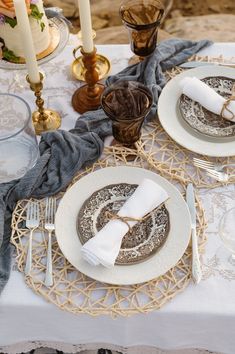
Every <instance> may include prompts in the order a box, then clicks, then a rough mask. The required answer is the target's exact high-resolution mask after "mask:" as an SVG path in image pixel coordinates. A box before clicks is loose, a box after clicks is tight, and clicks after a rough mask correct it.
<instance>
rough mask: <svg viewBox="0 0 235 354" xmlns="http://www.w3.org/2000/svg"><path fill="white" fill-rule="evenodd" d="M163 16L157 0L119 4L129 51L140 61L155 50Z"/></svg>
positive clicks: (161, 6) (162, 7)
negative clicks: (127, 35) (128, 39)
mask: <svg viewBox="0 0 235 354" xmlns="http://www.w3.org/2000/svg"><path fill="white" fill-rule="evenodd" d="M163 14H164V6H163V4H162V3H161V2H160V1H159V0H125V1H123V3H122V4H121V7H120V16H121V19H122V22H123V24H124V25H125V27H126V28H127V29H128V33H129V38H130V43H131V50H132V52H134V53H135V54H136V55H137V56H139V59H140V60H141V59H143V58H144V57H147V56H149V55H151V54H152V53H153V51H154V50H155V48H156V45H157V34H158V28H159V26H160V24H161V19H162V17H163Z"/></svg>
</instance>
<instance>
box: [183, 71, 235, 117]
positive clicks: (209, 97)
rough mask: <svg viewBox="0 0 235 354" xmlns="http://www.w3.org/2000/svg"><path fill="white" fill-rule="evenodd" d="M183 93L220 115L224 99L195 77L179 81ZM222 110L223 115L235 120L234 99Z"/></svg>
mask: <svg viewBox="0 0 235 354" xmlns="http://www.w3.org/2000/svg"><path fill="white" fill-rule="evenodd" d="M180 86H181V88H182V91H183V94H185V95H186V96H188V97H189V98H191V99H192V100H193V101H196V102H198V103H200V105H202V106H203V107H205V108H206V109H208V111H211V112H213V113H215V114H218V115H220V113H221V110H222V108H223V105H224V103H225V102H226V99H225V98H223V97H222V96H220V95H219V94H218V93H217V92H215V91H214V90H213V89H212V88H211V87H209V86H208V85H206V84H205V83H204V82H202V81H201V80H199V79H197V78H196V77H185V78H184V79H183V80H181V81H180ZM227 108H228V109H229V110H230V111H231V112H229V111H228V109H225V110H224V111H223V117H224V118H226V119H228V120H231V121H233V122H235V101H231V102H230V103H229V105H228V106H227Z"/></svg>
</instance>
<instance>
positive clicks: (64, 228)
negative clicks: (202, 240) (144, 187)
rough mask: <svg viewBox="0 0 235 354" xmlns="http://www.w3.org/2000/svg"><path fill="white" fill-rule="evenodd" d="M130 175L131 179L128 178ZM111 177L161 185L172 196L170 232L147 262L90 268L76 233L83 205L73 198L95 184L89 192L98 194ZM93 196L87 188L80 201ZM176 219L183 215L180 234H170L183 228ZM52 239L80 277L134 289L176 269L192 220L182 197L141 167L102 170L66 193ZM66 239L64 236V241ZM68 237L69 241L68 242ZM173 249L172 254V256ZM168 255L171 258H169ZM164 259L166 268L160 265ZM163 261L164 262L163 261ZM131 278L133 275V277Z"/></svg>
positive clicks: (156, 175)
mask: <svg viewBox="0 0 235 354" xmlns="http://www.w3.org/2000/svg"><path fill="white" fill-rule="evenodd" d="M114 169H115V171H114ZM117 170H119V171H117ZM131 170H132V171H131ZM130 173H131V176H130V175H129V174H130ZM110 176H112V178H113V179H114V180H115V181H116V180H117V179H118V178H119V179H120V176H122V179H121V180H119V182H120V183H121V182H125V181H127V183H129V180H133V183H135V181H137V180H138V181H139V182H138V183H140V181H141V180H142V179H143V178H145V177H147V178H151V179H152V180H154V181H155V182H157V183H159V184H160V185H161V184H162V185H163V186H164V187H165V188H166V189H168V192H169V191H170V192H171V198H170V199H169V201H167V202H166V205H167V208H168V211H169V214H170V224H171V228H170V231H169V235H168V238H167V240H166V242H165V243H164V245H163V246H162V248H161V249H160V250H159V252H157V253H155V255H153V256H152V257H150V258H149V259H146V261H143V262H141V263H139V264H133V265H128V266H126V265H115V266H114V267H112V268H109V269H108V268H105V267H103V266H101V265H100V266H97V267H94V266H91V265H90V264H88V263H87V262H86V261H85V260H83V259H82V257H81V252H80V249H81V243H80V240H79V237H78V235H77V232H76V215H77V213H78V211H79V208H80V207H81V205H82V204H83V200H80V198H77V197H76V195H77V192H78V194H79V192H80V193H82V192H83V191H84V190H85V188H84V186H86V185H87V186H91V185H92V183H93V182H96V183H97V181H98V185H97V186H96V185H92V188H95V190H98V189H99V188H100V185H101V184H102V183H103V184H104V183H106V179H107V178H110ZM100 183H101V184H100ZM109 183H113V181H112V180H111V181H109ZM92 192H93V191H91V190H90V189H89V188H88V190H87V191H85V192H84V196H83V199H84V198H88V197H89V196H90V195H91V194H92ZM80 196H81V194H80ZM71 201H73V204H69V208H67V206H66V205H68V203H71ZM74 203H76V204H74ZM171 204H172V205H171ZM176 206H177V207H178V210H177V211H176V212H175V214H176V215H172V214H171V212H170V211H171V210H172V208H173V207H175V208H176ZM68 209H69V210H68ZM179 215H183V218H184V224H183V227H182V231H181V230H178V228H175V231H173V229H174V226H176V224H177V223H178V226H182V225H181V224H182V223H181V222H180V221H179V217H178V216H179ZM73 219H74V220H73ZM173 232H174V233H173ZM55 235H56V238H57V242H58V245H59V247H60V249H61V252H62V253H63V255H64V256H65V258H66V259H67V260H68V261H69V262H70V263H71V264H72V265H73V266H74V267H75V268H76V269H77V270H79V271H80V272H81V273H83V274H85V275H86V276H88V277H90V278H92V279H95V280H97V281H99V282H102V283H107V284H114V285H133V284H140V283H144V282H147V281H150V280H152V279H154V278H157V277H159V276H161V275H163V274H165V273H166V272H167V271H168V270H169V269H171V268H172V267H174V266H175V264H176V263H177V262H178V261H179V260H180V258H181V257H182V256H183V254H184V252H185V250H186V248H187V246H188V244H189V240H190V236H191V219H190V213H189V209H188V206H187V204H186V202H185V200H184V198H183V197H182V195H181V193H180V192H179V191H178V189H177V188H176V187H175V186H173V185H172V184H171V183H170V182H169V181H167V180H166V179H165V178H163V177H161V176H159V175H158V174H156V173H155V172H152V171H149V170H146V169H143V168H140V167H132V166H116V167H105V168H101V169H98V170H96V171H94V172H91V173H89V174H87V175H86V176H83V177H81V178H80V179H79V180H78V181H77V182H76V183H75V184H74V185H73V186H72V187H70V188H69V189H68V190H67V191H66V192H65V194H64V196H63V197H62V199H61V201H60V203H59V206H58V209H57V212H56V217H55ZM65 235H67V236H66V237H65ZM68 235H69V236H68ZM177 236H178V237H177ZM68 237H69V241H67V240H68ZM66 242H67V245H66ZM175 245H177V246H178V245H180V247H181V248H180V249H178V250H177V249H176V250H175V248H174V247H175ZM172 249H173V250H174V252H172ZM170 251H171V254H169V253H170ZM72 253H73V254H72ZM75 253H76V254H75ZM172 253H173V255H172ZM159 254H160V257H159ZM167 257H168V258H167ZM163 259H164V262H165V264H162V263H163V262H162V261H163ZM165 259H167V260H166V261H165ZM161 262H162V263H161ZM153 266H154V267H153ZM146 270H148V274H146ZM133 274H135V275H134V277H133ZM130 277H132V278H130Z"/></svg>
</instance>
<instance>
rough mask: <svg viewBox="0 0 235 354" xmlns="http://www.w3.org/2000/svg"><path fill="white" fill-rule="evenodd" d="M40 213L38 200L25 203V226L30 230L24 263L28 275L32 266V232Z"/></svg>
mask: <svg viewBox="0 0 235 354" xmlns="http://www.w3.org/2000/svg"><path fill="white" fill-rule="evenodd" d="M39 220H40V213H39V204H38V202H32V201H29V202H28V204H27V214H26V227H27V228H28V229H29V230H30V234H29V242H28V251H27V257H26V264H25V270H24V272H25V275H29V274H30V271H31V268H32V239H33V232H34V230H35V229H36V228H37V227H38V226H39Z"/></svg>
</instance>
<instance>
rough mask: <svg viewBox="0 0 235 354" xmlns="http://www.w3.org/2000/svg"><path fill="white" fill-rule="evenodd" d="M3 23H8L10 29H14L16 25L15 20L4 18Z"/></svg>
mask: <svg viewBox="0 0 235 354" xmlns="http://www.w3.org/2000/svg"><path fill="white" fill-rule="evenodd" d="M5 22H6V23H8V24H9V25H10V26H11V27H12V28H14V27H15V26H16V25H17V21H16V18H11V17H8V16H5Z"/></svg>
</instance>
